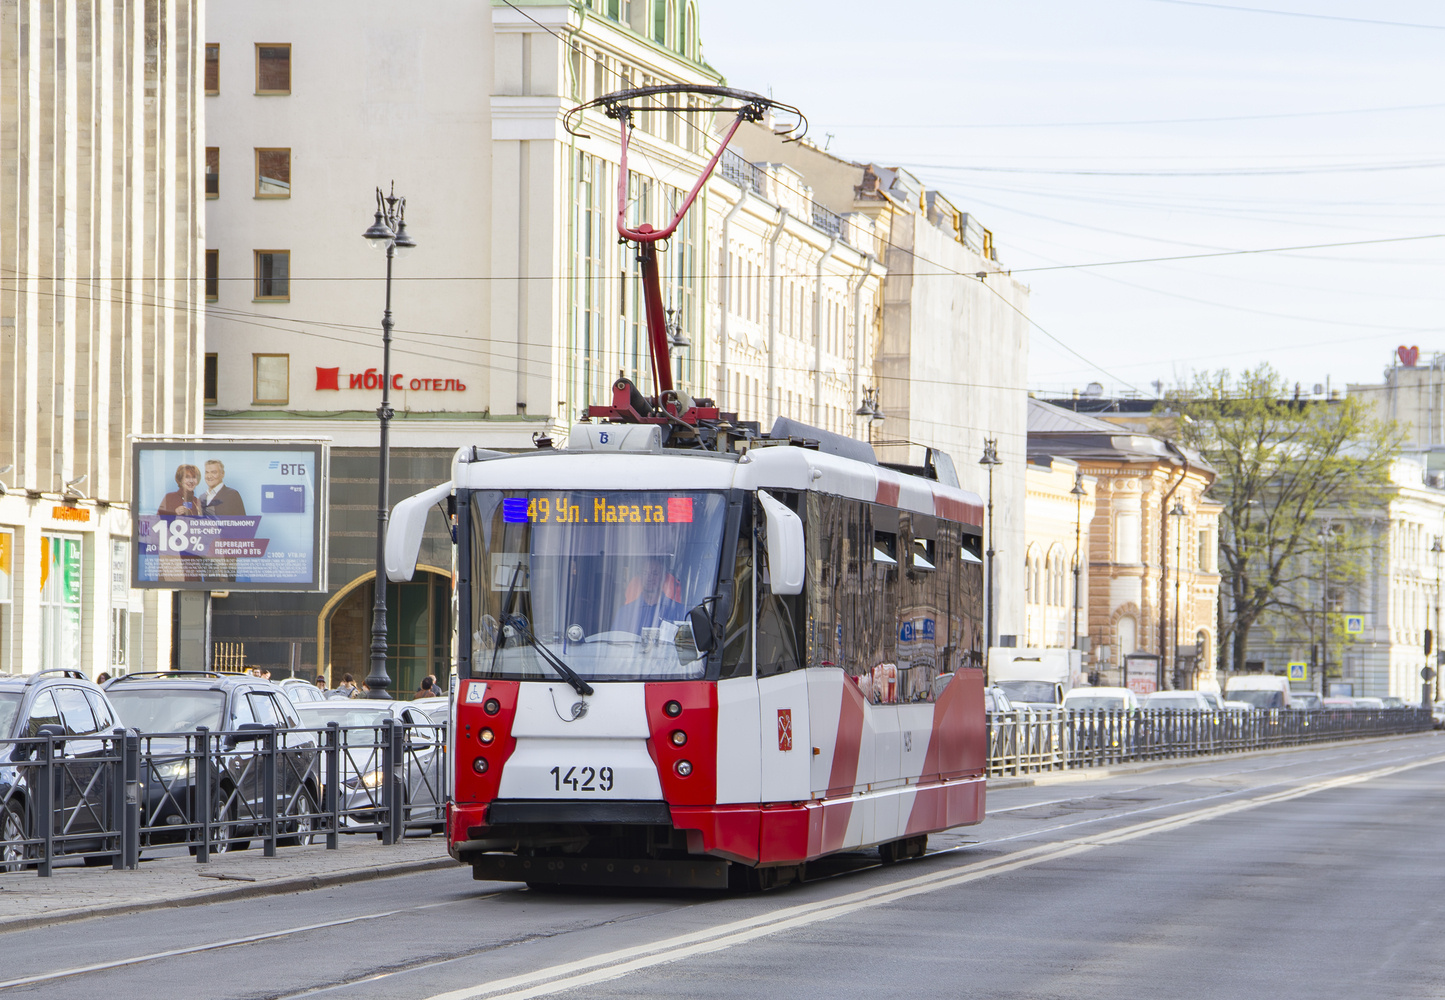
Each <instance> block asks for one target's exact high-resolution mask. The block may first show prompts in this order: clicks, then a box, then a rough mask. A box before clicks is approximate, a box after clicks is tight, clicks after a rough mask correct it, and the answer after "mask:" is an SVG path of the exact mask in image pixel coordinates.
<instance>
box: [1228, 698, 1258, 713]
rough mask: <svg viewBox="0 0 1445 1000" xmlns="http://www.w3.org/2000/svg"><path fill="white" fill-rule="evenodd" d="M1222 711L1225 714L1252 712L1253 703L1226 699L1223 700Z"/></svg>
mask: <svg viewBox="0 0 1445 1000" xmlns="http://www.w3.org/2000/svg"><path fill="white" fill-rule="evenodd" d="M1224 709H1225V711H1227V712H1253V711H1254V703H1253V702H1249V701H1234V700H1232V699H1229V698H1226V699H1225V700H1224Z"/></svg>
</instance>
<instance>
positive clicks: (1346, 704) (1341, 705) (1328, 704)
mask: <svg viewBox="0 0 1445 1000" xmlns="http://www.w3.org/2000/svg"><path fill="white" fill-rule="evenodd" d="M1320 707H1321V708H1328V709H1333V710H1334V711H1337V712H1338V711H1341V710H1343V709H1348V708H1354V707H1355V699H1353V698H1347V697H1345V696H1344V695H1332V696H1331V697H1329V698H1324V699H1321V702H1320Z"/></svg>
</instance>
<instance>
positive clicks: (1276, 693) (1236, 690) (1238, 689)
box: [1224, 674, 1293, 708]
mask: <svg viewBox="0 0 1445 1000" xmlns="http://www.w3.org/2000/svg"><path fill="white" fill-rule="evenodd" d="M1292 695H1293V692H1292V691H1291V690H1290V686H1289V678H1287V677H1282V676H1280V675H1279V674H1240V675H1238V676H1235V677H1231V678H1229V680H1227V681H1225V682H1224V696H1225V697H1226V698H1229V699H1230V700H1232V701H1247V702H1249V703H1250V704H1251V705H1253V706H1254V707H1255V708H1289V707H1290V700H1291V697H1292Z"/></svg>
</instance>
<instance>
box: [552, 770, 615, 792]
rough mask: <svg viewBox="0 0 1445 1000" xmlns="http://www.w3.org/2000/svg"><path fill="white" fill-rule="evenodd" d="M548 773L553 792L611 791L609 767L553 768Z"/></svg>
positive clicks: (610, 771)
mask: <svg viewBox="0 0 1445 1000" xmlns="http://www.w3.org/2000/svg"><path fill="white" fill-rule="evenodd" d="M548 773H549V774H551V775H552V789H553V791H557V792H560V791H564V790H570V791H574V792H610V791H612V768H610V767H569V768H567V769H566V770H563V769H562V768H560V767H554V768H552V770H551V771H549V772H548Z"/></svg>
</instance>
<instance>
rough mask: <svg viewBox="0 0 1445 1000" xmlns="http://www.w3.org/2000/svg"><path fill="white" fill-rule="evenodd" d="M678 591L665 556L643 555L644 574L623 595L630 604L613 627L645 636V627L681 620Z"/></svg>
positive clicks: (651, 627) (634, 580) (619, 614)
mask: <svg viewBox="0 0 1445 1000" xmlns="http://www.w3.org/2000/svg"><path fill="white" fill-rule="evenodd" d="M634 591H636V593H634ZM669 591H670V592H671V593H669ZM679 591H680V588H679V586H678V582H677V577H675V576H673V575H672V574H671V573H669V572H668V571H667V557H666V556H662V555H658V554H656V553H653V554H649V555H647V556H645V557H643V566H642V573H641V574H640V575H639V576H637V577H635V578H633V580H632V582H631V583H630V584H628V587H627V593H626V594H625V595H624V597H625V598H626V599H627V603H625V604H623V605H622V607H621V608H620V609H618V611H617V614H616V616H615V617H614V618H613V619H612V628H613V630H614V631H617V632H632V633H633V634H635V635H642V634H643V631H642V630H643V629H655V628H657V627H658V626H659V625H661V624H662V623H663V622H677V621H681V620H682V619H683V617H684V616H685V612H684V610H683V607H682V604H681V603H680V602H678V601H677V600H676V599H675V596H680V594H679Z"/></svg>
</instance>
